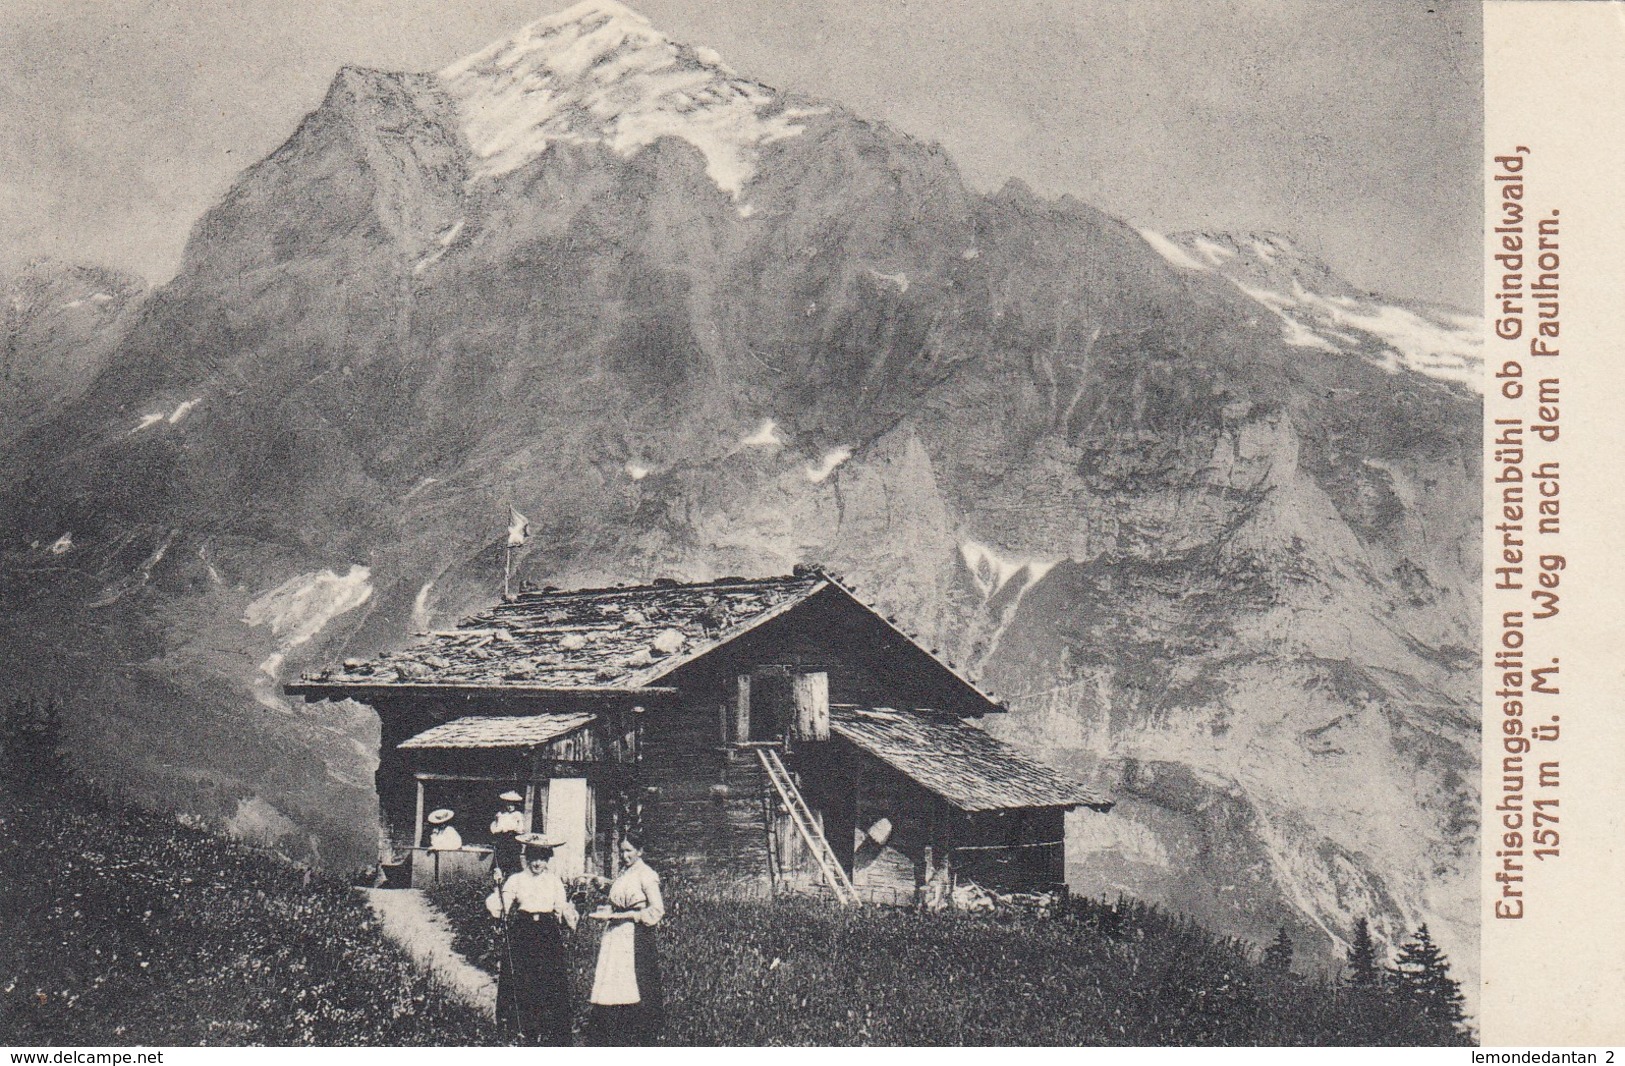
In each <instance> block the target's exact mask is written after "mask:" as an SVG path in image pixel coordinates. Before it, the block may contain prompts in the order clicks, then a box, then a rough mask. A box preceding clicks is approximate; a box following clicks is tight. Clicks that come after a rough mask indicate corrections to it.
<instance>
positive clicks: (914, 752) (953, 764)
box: [830, 705, 1112, 811]
mask: <svg viewBox="0 0 1625 1066" xmlns="http://www.w3.org/2000/svg"><path fill="white" fill-rule="evenodd" d="M830 729H831V730H832V731H833V732H834V733H835V734H836V735H837V736H840V737H843V738H845V739H846V740H849V741H851V742H852V743H853V744H855V745H857V747H859V748H861V749H862V750H864V751H866V752H868V753H869V754H870V755H873V756H874V757H875V758H877V759H880V760H881V761H882V762H884V763H886V764H887V765H889V766H891V767H892V768H893V769H895V770H897V771H898V772H899V773H901V774H902V775H904V776H905V777H907V778H909V779H910V780H912V781H914V782H916V783H917V784H919V785H921V786H922V787H924V788H925V789H926V790H928V791H930V792H933V793H935V794H936V795H938V796H941V797H942V798H943V799H945V800H947V801H948V802H949V803H951V804H953V805H954V806H955V807H958V808H959V809H960V810H963V811H997V810H1010V809H1014V808H1020V807H1094V808H1096V809H1097V810H1106V809H1109V808H1110V807H1111V805H1112V804H1111V801H1110V800H1108V799H1106V798H1104V797H1102V796H1100V795H1098V794H1096V793H1095V792H1094V791H1093V790H1091V789H1089V788H1086V787H1084V786H1083V785H1081V784H1079V783H1077V782H1076V781H1073V780H1071V779H1069V778H1067V777H1066V776H1064V775H1063V774H1061V773H1059V772H1057V771H1055V770H1051V769H1050V768H1049V767H1047V766H1041V765H1039V764H1038V763H1036V762H1034V761H1032V760H1031V759H1029V758H1027V757H1026V756H1025V755H1022V754H1021V753H1020V752H1018V751H1016V750H1015V749H1014V748H1012V747H1010V746H1009V745H1008V744H1004V743H1002V742H1001V741H999V740H996V739H995V738H994V737H992V736H990V735H989V734H988V733H987V732H986V731H984V730H982V729H980V728H979V727H977V726H975V725H972V724H971V723H969V722H965V721H962V720H960V719H957V718H946V717H937V716H933V715H929V714H925V713H920V712H915V711H899V710H893V709H892V708H890V707H851V706H844V705H837V706H834V707H831V708H830Z"/></svg>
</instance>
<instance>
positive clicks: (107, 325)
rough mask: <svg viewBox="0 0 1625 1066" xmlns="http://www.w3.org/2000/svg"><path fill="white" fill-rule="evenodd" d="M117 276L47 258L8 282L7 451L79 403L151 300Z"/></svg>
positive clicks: (0, 419) (2, 369)
mask: <svg viewBox="0 0 1625 1066" xmlns="http://www.w3.org/2000/svg"><path fill="white" fill-rule="evenodd" d="M146 288H147V286H146V283H145V282H144V281H142V280H141V279H140V278H136V277H133V276H131V275H129V274H124V273H121V272H119V271H115V270H107V269H104V268H100V267H89V266H75V265H72V264H68V263H61V262H56V261H54V260H50V259H41V260H37V261H35V262H32V263H30V264H28V265H27V266H26V267H24V268H23V269H22V270H21V271H19V272H18V273H17V274H16V275H14V276H12V277H11V278H10V279H8V280H6V281H5V282H4V289H3V294H0V300H4V301H5V306H4V313H5V320H4V327H3V332H0V447H4V446H5V445H7V444H9V443H10V442H11V441H13V440H15V439H16V438H17V437H19V436H21V435H22V434H23V433H24V432H26V431H27V430H28V429H29V428H30V427H32V426H34V425H36V424H38V423H40V422H42V421H45V420H46V419H48V418H49V417H50V416H51V415H53V414H54V413H56V412H57V411H59V410H60V409H61V408H62V407H63V406H64V405H66V404H67V403H69V402H70V401H72V400H73V399H74V398H76V397H77V396H78V395H79V393H80V392H81V391H82V390H83V389H84V387H85V386H86V385H87V384H89V382H90V381H92V380H93V379H94V378H95V376H96V374H97V373H99V372H100V371H101V370H102V368H103V367H104V366H105V365H106V363H107V360H108V359H109V358H110V357H111V356H112V354H113V351H114V349H115V348H116V347H117V345H118V340H119V338H120V337H121V336H122V335H123V331H124V329H125V328H126V327H127V325H128V323H129V321H130V320H131V318H132V317H133V314H132V312H133V310H134V308H135V307H136V306H138V305H139V303H140V301H141V298H142V297H143V296H144V295H145V294H146Z"/></svg>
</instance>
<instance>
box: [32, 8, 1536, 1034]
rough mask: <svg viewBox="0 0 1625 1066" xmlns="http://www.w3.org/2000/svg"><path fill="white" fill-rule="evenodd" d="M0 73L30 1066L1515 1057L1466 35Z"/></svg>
mask: <svg viewBox="0 0 1625 1066" xmlns="http://www.w3.org/2000/svg"><path fill="white" fill-rule="evenodd" d="M0 41H3V42H4V46H3V48H0V237H3V242H0V284H3V286H4V300H5V303H4V315H5V319H4V331H3V335H0V339H3V348H0V724H3V730H0V760H3V772H4V778H3V790H0V864H3V865H0V922H3V932H0V1029H3V1033H0V1042H3V1043H6V1044H11V1045H15V1046H17V1047H18V1048H25V1047H40V1048H43V1047H53V1048H59V1047H85V1048H91V1047H109V1048H136V1047H185V1046H196V1045H213V1046H264V1045H270V1046H294V1045H297V1046H321V1047H401V1046H449V1047H470V1046H472V1047H509V1046H566V1047H568V1046H588V1047H598V1046H605V1045H635V1046H648V1045H674V1046H746V1047H759V1046H778V1045H813V1046H851V1045H906V1046H930V1047H935V1046H947V1045H974V1046H1015V1045H1045V1046H1068V1047H1072V1046H1129V1047H1142V1046H1203V1047H1206V1046H1233V1045H1248V1046H1255V1045H1263V1046H1282V1045H1289V1046H1314V1047H1324V1046H1334V1045H1357V1046H1366V1045H1401V1046H1426V1047H1437V1046H1441V1045H1462V1046H1466V1045H1474V1044H1477V1043H1478V1042H1479V1041H1480V1039H1481V1036H1482V1033H1483V1029H1482V1027H1481V1019H1480V1017H1479V1007H1480V990H1481V985H1482V982H1483V979H1484V976H1485V974H1484V972H1483V969H1482V967H1481V960H1480V948H1479V945H1480V936H1481V932H1482V928H1481V926H1482V923H1483V921H1485V919H1484V918H1483V915H1484V914H1485V913H1486V912H1485V911H1484V909H1483V905H1482V904H1481V890H1480V884H1481V866H1480V857H1481V848H1482V849H1484V851H1486V852H1487V851H1489V850H1493V848H1494V847H1497V846H1500V845H1499V843H1498V840H1499V837H1498V838H1497V840H1495V841H1490V840H1484V839H1483V836H1484V830H1483V828H1482V826H1483V825H1485V824H1487V823H1486V822H1485V821H1484V819H1483V817H1482V810H1483V807H1482V803H1483V801H1484V800H1485V797H1484V795H1483V789H1484V787H1485V786H1484V785H1483V783H1482V782H1483V780H1485V779H1483V778H1481V774H1482V773H1483V772H1484V757H1483V756H1482V755H1481V746H1482V745H1483V744H1484V743H1485V733H1484V729H1485V727H1484V726H1483V725H1482V724H1481V723H1482V722H1483V721H1485V720H1486V719H1484V718H1483V717H1482V715H1483V711H1484V701H1483V698H1482V695H1481V681H1482V680H1483V678H1484V670H1485V669H1486V668H1485V661H1486V660H1485V658H1484V655H1483V653H1482V650H1481V648H1482V626H1483V625H1484V620H1483V619H1484V615H1483V613H1482V606H1483V588H1484V586H1483V585H1482V566H1483V559H1484V550H1485V540H1484V530H1485V524H1484V518H1483V511H1482V504H1483V499H1484V490H1485V481H1484V478H1485V471H1484V463H1485V461H1486V460H1485V458H1484V457H1485V454H1486V451H1485V436H1484V431H1483V430H1484V416H1485V382H1486V380H1488V374H1487V369H1486V365H1485V340H1484V337H1485V327H1486V321H1485V317H1484V313H1483V308H1484V291H1485V290H1484V283H1485V265H1484V262H1485V261H1484V253H1483V248H1484V239H1485V230H1484V200H1483V188H1484V183H1485V181H1486V171H1485V154H1484V153H1485V114H1484V86H1483V78H1484V39H1483V14H1482V10H1481V7H1480V5H1479V4H1478V3H1477V2H1475V0H1431V2H1429V0H1385V2H1367V0H1207V2H1198V0H1149V2H1143V3H1132V4H1131V3H1119V2H1109V0H1074V2H1067V0H1010V2H1008V3H984V2H971V0H906V2H905V0H898V2H895V3H891V4H863V3H855V2H852V0H779V2H768V0H706V2H704V3H700V2H698V0H631V3H630V4H623V3H620V2H617V0H584V2H581V3H577V4H575V5H574V6H567V3H566V2H565V0H481V2H478V3H475V2H470V0H443V2H430V0H403V2H384V0H328V2H326V3H322V4H316V3H313V2H309V0H259V2H255V3H249V2H247V0H222V2H207V0H142V2H136V0H11V2H10V3H8V4H6V5H5V6H4V7H0ZM1534 167H1535V164H1531V168H1532V169H1533V168H1534ZM1537 691H1538V690H1537ZM1495 728H1496V729H1500V728H1501V726H1500V724H1499V723H1498V724H1497V725H1496V726H1495ZM1520 728H1521V724H1520ZM1553 736H1554V737H1555V736H1556V734H1555V733H1554V734H1553ZM1525 746H1526V747H1527V745H1525ZM1533 766H1534V763H1533V762H1531V767H1533ZM1531 773H1533V770H1532V769H1531ZM1530 790H1531V791H1530V794H1531V796H1533V795H1534V791H1535V786H1534V784H1533V783H1531V785H1530ZM1520 802H1521V796H1520ZM1497 868H1498V869H1499V868H1500V867H1497ZM1509 868H1510V867H1509ZM1531 891H1533V890H1531ZM1463 1054H1465V1052H1464V1053H1463Z"/></svg>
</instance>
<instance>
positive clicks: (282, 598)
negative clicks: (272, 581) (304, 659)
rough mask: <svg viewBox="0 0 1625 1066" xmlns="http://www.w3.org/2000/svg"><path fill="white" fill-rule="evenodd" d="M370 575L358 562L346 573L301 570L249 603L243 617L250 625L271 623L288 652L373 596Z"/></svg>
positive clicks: (368, 570)
mask: <svg viewBox="0 0 1625 1066" xmlns="http://www.w3.org/2000/svg"><path fill="white" fill-rule="evenodd" d="M371 577H372V570H371V569H370V568H369V567H365V566H356V565H352V566H351V567H350V572H349V573H348V574H345V575H344V576H343V577H340V576H339V575H338V574H336V573H334V572H333V571H332V570H321V571H314V572H312V573H308V574H299V575H298V576H296V577H291V578H289V579H288V580H286V581H284V582H283V583H282V584H280V585H278V586H277V587H276V588H274V589H272V590H271V591H270V592H267V593H265V594H264V595H263V596H261V597H260V598H259V599H257V600H255V601H254V602H253V603H251V604H249V605H248V608H247V609H246V610H245V611H244V612H243V621H244V622H245V623H247V624H248V625H250V626H267V625H268V626H270V627H271V634H272V635H273V636H275V637H276V638H278V639H279V640H280V641H281V642H282V651H283V652H287V651H289V650H290V649H292V648H297V647H298V646H299V645H301V644H304V643H305V642H307V641H309V640H310V639H311V638H312V637H314V636H316V634H318V633H320V632H321V631H322V629H323V628H324V627H326V625H327V623H329V622H331V621H332V620H333V619H335V618H337V617H338V616H339V615H341V614H344V613H345V612H346V611H353V610H354V609H355V608H357V607H360V606H361V605H362V604H363V603H366V602H367V601H368V600H369V599H371V598H372V584H371V583H370V581H369V579H370V578H371Z"/></svg>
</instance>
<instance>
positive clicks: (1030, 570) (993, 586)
mask: <svg viewBox="0 0 1625 1066" xmlns="http://www.w3.org/2000/svg"><path fill="white" fill-rule="evenodd" d="M959 554H960V556H961V557H962V558H963V559H964V560H965V567H966V569H968V570H969V571H970V574H971V580H972V581H974V582H976V587H977V588H978V589H979V590H980V591H981V593H982V598H983V599H986V600H991V599H992V598H993V597H994V596H996V595H998V593H999V591H1000V590H1001V589H1003V588H1004V587H1005V586H1006V585H1008V584H1009V583H1010V582H1011V581H1013V580H1015V579H1016V578H1018V577H1021V576H1023V575H1025V580H1024V581H1023V583H1022V587H1023V591H1025V589H1027V588H1030V587H1032V586H1033V585H1036V584H1038V582H1039V581H1040V580H1042V579H1043V577H1044V575H1045V574H1047V573H1049V572H1050V570H1052V569H1054V567H1055V564H1054V563H1052V562H1043V561H1041V560H1038V559H1010V558H1006V557H1005V556H1003V555H1000V554H999V552H998V551H997V550H995V549H993V548H991V547H989V546H988V545H986V544H983V543H981V542H980V541H976V540H972V539H970V538H969V537H966V538H965V539H964V540H962V541H960V542H959Z"/></svg>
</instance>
